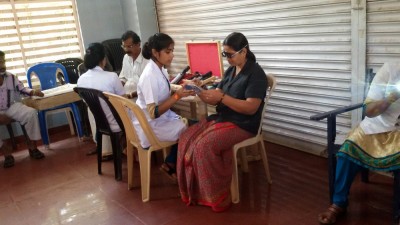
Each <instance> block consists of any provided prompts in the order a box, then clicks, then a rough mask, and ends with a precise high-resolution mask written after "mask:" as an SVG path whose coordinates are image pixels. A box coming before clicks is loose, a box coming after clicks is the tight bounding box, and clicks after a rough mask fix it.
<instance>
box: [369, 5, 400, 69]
mask: <svg viewBox="0 0 400 225" xmlns="http://www.w3.org/2000/svg"><path fill="white" fill-rule="evenodd" d="M399 59H400V1H399V0H368V1H367V67H368V68H373V69H374V72H376V71H377V70H378V69H379V67H381V66H382V64H383V63H384V62H390V61H399Z"/></svg>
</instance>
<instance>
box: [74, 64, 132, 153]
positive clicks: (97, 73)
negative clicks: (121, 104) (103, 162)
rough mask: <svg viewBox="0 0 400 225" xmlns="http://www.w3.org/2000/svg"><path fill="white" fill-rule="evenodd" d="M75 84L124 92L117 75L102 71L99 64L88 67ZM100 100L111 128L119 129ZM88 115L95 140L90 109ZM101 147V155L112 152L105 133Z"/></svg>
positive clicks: (106, 106) (107, 90)
mask: <svg viewBox="0 0 400 225" xmlns="http://www.w3.org/2000/svg"><path fill="white" fill-rule="evenodd" d="M77 85H78V87H84V88H93V89H96V90H100V91H106V92H110V93H114V94H117V95H124V94H125V90H124V88H123V86H122V84H121V81H120V80H119V78H118V75H117V74H116V73H114V72H108V71H104V70H103V68H102V67H101V66H100V65H98V66H96V67H94V68H92V69H89V70H88V71H87V72H86V73H84V74H82V75H81V76H80V77H79V79H78V82H77ZM100 101H101V104H102V108H103V110H104V113H105V115H106V117H107V119H108V122H109V124H110V128H111V130H112V131H113V132H118V131H121V128H120V127H119V126H118V123H117V121H116V120H115V118H114V116H113V115H112V112H111V110H110V108H109V107H108V105H107V104H106V103H105V102H104V100H102V99H100ZM88 115H89V122H90V127H91V130H92V134H93V140H94V141H95V142H96V138H95V136H96V135H95V134H96V123H95V120H94V117H93V114H92V112H90V110H88ZM102 148H103V149H102V152H103V156H107V155H111V154H112V145H111V139H110V137H109V136H107V135H103V137H102Z"/></svg>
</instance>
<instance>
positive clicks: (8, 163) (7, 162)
mask: <svg viewBox="0 0 400 225" xmlns="http://www.w3.org/2000/svg"><path fill="white" fill-rule="evenodd" d="M13 166H14V157H13V156H12V155H7V156H5V157H4V165H3V167H4V168H9V167H13Z"/></svg>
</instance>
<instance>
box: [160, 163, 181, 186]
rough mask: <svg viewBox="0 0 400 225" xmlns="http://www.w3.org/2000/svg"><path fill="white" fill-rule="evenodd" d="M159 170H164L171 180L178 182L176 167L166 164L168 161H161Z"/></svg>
mask: <svg viewBox="0 0 400 225" xmlns="http://www.w3.org/2000/svg"><path fill="white" fill-rule="evenodd" d="M160 170H161V171H162V172H164V173H165V174H166V175H167V176H168V177H169V178H170V179H171V180H172V181H174V182H175V183H176V182H178V177H177V176H176V169H175V168H173V167H171V166H170V165H168V163H163V164H162V165H161V167H160Z"/></svg>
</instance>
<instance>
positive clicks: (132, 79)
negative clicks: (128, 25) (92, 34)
mask: <svg viewBox="0 0 400 225" xmlns="http://www.w3.org/2000/svg"><path fill="white" fill-rule="evenodd" d="M121 40H122V45H121V47H122V48H123V49H124V51H125V53H126V54H125V56H124V59H123V61H122V70H121V73H120V75H119V79H120V80H121V82H122V85H123V86H124V89H125V93H126V94H127V96H128V98H136V97H137V92H136V90H137V84H138V82H139V77H140V75H141V74H142V72H143V70H144V68H145V67H146V65H147V63H148V61H149V60H148V59H145V58H143V56H142V54H141V53H142V49H141V47H140V38H139V36H138V35H137V34H136V33H135V32H133V31H131V30H128V31H126V32H125V33H124V34H123V35H122V37H121Z"/></svg>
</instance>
